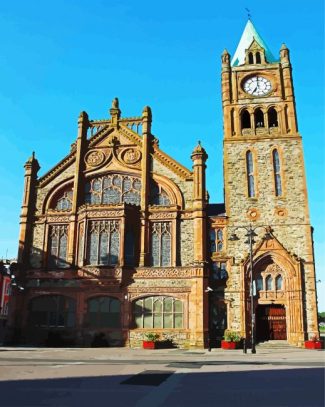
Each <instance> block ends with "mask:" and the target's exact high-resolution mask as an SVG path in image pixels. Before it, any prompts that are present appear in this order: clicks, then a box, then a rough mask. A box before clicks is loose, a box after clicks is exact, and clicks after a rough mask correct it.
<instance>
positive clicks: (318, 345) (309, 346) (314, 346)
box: [305, 341, 323, 349]
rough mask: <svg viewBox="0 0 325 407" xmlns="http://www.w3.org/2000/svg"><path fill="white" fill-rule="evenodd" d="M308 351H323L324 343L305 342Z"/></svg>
mask: <svg viewBox="0 0 325 407" xmlns="http://www.w3.org/2000/svg"><path fill="white" fill-rule="evenodd" d="M305 348H306V349H323V342H322V341H305Z"/></svg>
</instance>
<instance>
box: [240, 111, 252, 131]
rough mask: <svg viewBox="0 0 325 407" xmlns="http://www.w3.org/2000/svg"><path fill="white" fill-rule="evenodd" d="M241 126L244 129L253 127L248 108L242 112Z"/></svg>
mask: <svg viewBox="0 0 325 407" xmlns="http://www.w3.org/2000/svg"><path fill="white" fill-rule="evenodd" d="M241 128H242V129H250V128H251V116H250V114H249V112H248V111H247V110H246V109H244V110H243V111H242V113H241Z"/></svg>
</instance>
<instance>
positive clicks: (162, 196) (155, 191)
mask: <svg viewBox="0 0 325 407" xmlns="http://www.w3.org/2000/svg"><path fill="white" fill-rule="evenodd" d="M150 204H151V205H160V206H167V205H170V199H169V196H168V194H167V192H166V191H165V190H164V189H163V188H162V187H161V186H160V185H158V184H157V183H156V182H154V181H152V182H151V185H150Z"/></svg>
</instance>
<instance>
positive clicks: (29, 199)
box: [18, 152, 40, 265]
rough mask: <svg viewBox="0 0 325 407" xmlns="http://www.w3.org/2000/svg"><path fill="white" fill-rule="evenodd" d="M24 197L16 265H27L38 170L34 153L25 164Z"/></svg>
mask: <svg viewBox="0 0 325 407" xmlns="http://www.w3.org/2000/svg"><path fill="white" fill-rule="evenodd" d="M24 168H25V184H24V195H23V202H22V206H21V214H20V231H19V248H18V263H23V264H24V265H27V264H29V253H30V249H31V243H32V223H33V215H34V212H35V203H36V187H37V172H38V170H39V169H40V166H39V164H38V161H37V160H36V158H35V153H34V152H33V154H32V156H31V157H30V158H29V159H28V160H27V161H26V163H25V166H24Z"/></svg>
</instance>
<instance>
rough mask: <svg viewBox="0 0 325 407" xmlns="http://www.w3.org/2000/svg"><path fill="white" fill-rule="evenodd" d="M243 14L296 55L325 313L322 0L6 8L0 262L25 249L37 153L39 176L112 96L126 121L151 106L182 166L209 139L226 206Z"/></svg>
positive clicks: (275, 45)
mask: <svg viewBox="0 0 325 407" xmlns="http://www.w3.org/2000/svg"><path fill="white" fill-rule="evenodd" d="M245 7H248V8H250V10H251V13H252V20H253V22H254V24H255V26H256V28H257V30H258V31H259V33H260V34H261V36H262V37H263V39H264V40H265V41H266V43H267V44H268V46H269V47H270V48H271V50H272V52H273V54H274V55H278V52H279V49H280V47H281V44H282V43H283V42H285V43H286V44H287V46H288V47H289V49H290V51H291V61H292V64H293V77H294V84H295V93H296V102H297V111H298V123H299V130H300V132H301V134H302V136H303V144H304V151H305V164H306V171H307V182H308V194H309V200H310V212H311V219H312V224H313V226H314V227H315V254H316V264H317V278H318V279H321V280H322V283H319V284H318V290H319V302H320V309H321V310H323V311H325V295H324V293H325V283H324V282H325V266H324V264H325V237H324V233H323V231H324V226H325V211H324V209H325V208H324V207H325V205H324V176H325V168H324V167H325V165H324V156H325V151H324V64H323V62H324V9H323V7H324V6H323V1H322V0H315V1H313V2H312V3H311V2H299V7H298V6H297V2H296V1H293V0H292V1H283V0H281V1H280V0H273V1H272V2H261V1H252V0H251V1H248V2H242V1H239V0H237V1H232V2H231V3H230V2H216V1H212V0H211V1H210V0H202V1H200V2H199V3H198V2H197V1H193V0H187V1H178V2H176V1H170V0H165V1H163V2H162V1H161V2H152V1H148V0H143V1H141V2H138V1H126V0H120V1H114V2H113V1H109V0H106V1H104V0H102V1H100V0H92V1H91V2H90V1H83V0H78V1H72V0H71V1H68V0H66V1H63V0H57V1H55V2H50V1H36V0H31V1H29V2H27V1H16V0H12V1H11V2H1V4H0V39H1V40H0V41H1V47H0V78H1V79H0V83H1V86H0V106H1V112H0V117H1V120H0V145H1V152H2V154H1V161H0V175H1V176H0V190H1V191H2V199H1V200H0V225H1V236H0V257H5V256H6V254H7V256H8V257H15V256H16V253H17V238H18V229H19V225H18V223H19V212H20V205H21V198H22V188H23V173H24V172H23V164H24V162H25V161H26V159H27V158H28V156H30V155H31V152H32V151H33V150H35V151H36V156H37V158H38V160H39V162H40V165H41V170H40V172H39V174H40V175H42V174H43V173H44V172H46V171H47V170H48V169H49V168H51V167H52V166H53V165H55V164H56V162H58V161H59V160H61V158H62V157H63V156H64V155H66V154H67V153H68V152H69V147H70V144H71V143H72V142H73V141H74V140H75V138H76V134H77V117H78V114H79V112H80V111H81V110H86V111H87V112H88V114H89V116H90V118H91V119H103V118H106V117H107V116H108V109H109V107H110V104H111V101H112V99H113V98H114V97H115V96H117V97H119V99H120V107H121V110H122V115H123V116H137V115H140V113H141V111H142V108H143V106H145V105H149V106H151V108H152V111H153V133H154V134H155V135H156V136H157V137H158V138H159V139H160V146H161V148H162V149H164V150H165V151H166V152H167V153H168V154H170V155H171V156H173V157H175V158H176V159H177V160H179V161H180V162H181V163H183V164H184V165H186V166H188V167H190V166H191V161H190V154H191V151H192V149H193V147H194V145H195V144H196V143H197V140H201V141H202V144H203V145H204V147H205V148H206V149H207V151H208V154H209V160H208V170H207V178H208V189H209V192H210V196H211V201H212V202H222V201H223V186H222V116H221V113H222V112H221V100H220V55H221V53H222V51H223V49H224V48H227V49H228V51H229V52H230V54H232V55H233V54H234V52H235V49H236V46H237V44H238V42H239V39H240V36H241V34H242V31H243V29H244V26H245V24H246V21H247V15H246V12H245ZM175 140H177V142H175ZM321 292H322V293H321Z"/></svg>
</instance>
